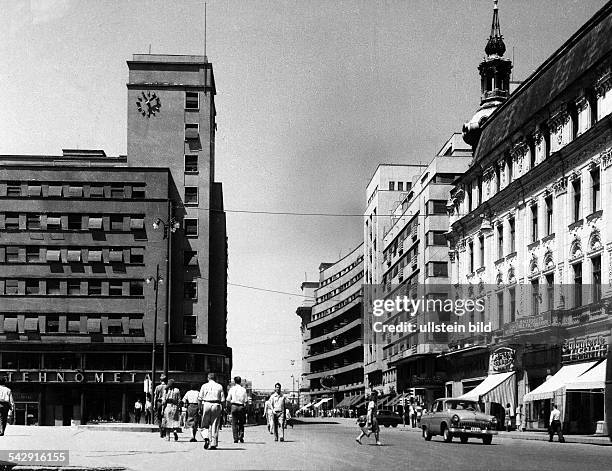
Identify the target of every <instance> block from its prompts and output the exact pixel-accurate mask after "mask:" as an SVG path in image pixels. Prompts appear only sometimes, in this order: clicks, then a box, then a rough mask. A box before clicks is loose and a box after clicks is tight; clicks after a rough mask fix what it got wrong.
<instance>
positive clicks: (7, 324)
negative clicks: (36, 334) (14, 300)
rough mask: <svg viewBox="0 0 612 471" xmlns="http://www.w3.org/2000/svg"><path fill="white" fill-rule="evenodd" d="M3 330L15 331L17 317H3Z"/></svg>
mask: <svg viewBox="0 0 612 471" xmlns="http://www.w3.org/2000/svg"><path fill="white" fill-rule="evenodd" d="M4 331H5V332H17V318H16V317H5V318H4Z"/></svg>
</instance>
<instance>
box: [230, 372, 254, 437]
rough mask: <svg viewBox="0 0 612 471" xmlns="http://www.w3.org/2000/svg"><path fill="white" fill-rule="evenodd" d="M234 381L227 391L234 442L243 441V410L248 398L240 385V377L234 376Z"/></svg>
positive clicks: (244, 410)
mask: <svg viewBox="0 0 612 471" xmlns="http://www.w3.org/2000/svg"><path fill="white" fill-rule="evenodd" d="M234 383H235V384H234V386H232V387H231V388H230V390H229V391H228V393H227V402H228V404H229V406H228V407H229V409H230V411H229V412H230V414H231V415H232V433H233V435H234V443H238V442H240V443H244V422H245V412H246V405H247V402H248V400H249V399H248V396H247V392H246V389H244V388H243V387H242V385H241V383H242V378H240V376H236V377H235V378H234Z"/></svg>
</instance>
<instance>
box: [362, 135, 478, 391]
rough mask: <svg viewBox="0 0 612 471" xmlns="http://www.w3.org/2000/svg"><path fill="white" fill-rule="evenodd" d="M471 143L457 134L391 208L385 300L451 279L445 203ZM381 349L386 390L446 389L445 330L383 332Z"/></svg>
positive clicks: (427, 317)
mask: <svg viewBox="0 0 612 471" xmlns="http://www.w3.org/2000/svg"><path fill="white" fill-rule="evenodd" d="M471 158H472V152H471V148H470V147H469V146H467V145H466V144H465V143H464V142H463V141H462V139H461V135H460V134H454V135H453V136H452V137H451V138H450V139H449V140H448V141H447V142H446V143H445V144H444V146H443V147H442V148H441V149H440V151H439V152H438V153H437V155H436V156H435V157H434V158H433V159H432V160H431V162H430V163H429V165H427V167H425V168H424V169H423V171H422V173H421V174H420V175H419V177H418V179H416V180H415V182H414V184H413V185H412V188H411V189H410V191H408V192H407V193H406V195H405V196H404V198H403V199H402V200H401V201H400V204H398V206H397V207H396V208H395V209H394V211H393V219H392V225H391V226H390V228H389V230H388V231H387V232H386V233H385V235H384V238H383V240H382V247H381V249H382V259H383V276H382V287H383V289H382V292H381V290H378V292H379V293H380V294H382V295H383V296H384V297H385V298H386V299H395V298H397V297H403V296H408V297H412V298H416V297H422V298H431V297H434V298H435V297H436V296H440V295H443V294H444V293H445V291H446V290H445V286H446V285H448V283H449V278H448V275H449V273H448V269H449V267H448V248H447V241H446V236H445V234H446V232H447V230H448V213H447V210H446V204H447V200H448V196H449V192H450V190H451V189H452V183H453V182H454V181H455V180H456V179H457V178H458V177H460V176H461V175H462V174H463V172H464V171H465V170H466V169H467V167H468V165H469V163H470V161H471ZM432 316H433V314H431V313H427V314H426V313H420V314H419V315H417V316H411V315H410V313H409V312H408V311H402V312H393V313H389V314H388V315H387V316H385V317H380V318H370V319H366V322H365V324H366V327H365V328H366V329H370V328H371V329H372V330H377V329H375V328H374V326H372V327H370V325H371V324H372V321H373V320H380V321H382V323H383V324H393V325H396V324H398V323H401V322H408V321H410V322H413V323H415V324H420V325H422V324H424V323H425V322H426V321H436V320H438V319H434V318H433V317H432ZM380 343H381V346H382V351H383V360H384V364H383V371H382V376H383V391H384V392H393V391H395V392H404V391H407V390H408V389H412V388H418V390H419V394H418V395H419V396H422V399H423V400H427V401H431V400H433V399H434V398H436V397H440V396H441V395H442V393H443V386H444V382H443V376H444V365H443V364H442V362H441V361H440V360H439V359H437V357H438V355H439V354H440V353H441V352H443V351H445V350H446V348H447V337H446V335H445V334H444V333H432V332H428V333H421V332H412V333H409V332H395V333H390V332H385V333H381V335H380Z"/></svg>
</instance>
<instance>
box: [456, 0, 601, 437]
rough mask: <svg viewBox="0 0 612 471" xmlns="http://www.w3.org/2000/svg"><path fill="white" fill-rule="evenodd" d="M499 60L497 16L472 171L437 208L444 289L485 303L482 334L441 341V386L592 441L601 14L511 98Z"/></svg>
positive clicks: (597, 422)
mask: <svg viewBox="0 0 612 471" xmlns="http://www.w3.org/2000/svg"><path fill="white" fill-rule="evenodd" d="M504 51H505V45H504V43H503V40H502V37H501V34H500V31H499V22H498V19H497V9H496V10H495V12H494V22H493V31H492V33H491V38H490V39H489V42H488V44H487V46H486V49H485V52H486V54H487V57H486V59H485V60H484V61H483V62H482V63H481V65H480V67H479V69H480V73H481V77H482V102H481V103H482V105H481V109H480V110H479V111H478V113H477V115H476V117H475V118H474V119H472V120H471V122H470V123H471V124H468V125H466V127H465V128H464V131H465V138H466V141H467V142H469V143H470V144H472V145H474V161H473V164H472V165H471V166H470V168H469V169H468V171H467V172H466V173H465V175H464V176H463V177H462V178H461V179H460V180H459V181H458V182H457V184H456V186H455V189H454V190H453V193H452V198H451V200H450V204H449V207H450V211H451V230H450V233H449V236H450V242H451V245H450V260H451V278H452V282H453V284H454V285H455V286H456V288H457V295H458V296H463V297H470V298H477V299H482V300H484V301H485V303H486V309H485V311H484V312H483V313H477V314H476V315H475V316H471V317H470V318H468V316H466V317H465V318H464V319H465V321H466V322H469V323H474V322H484V323H485V324H489V323H490V325H491V332H485V333H472V334H470V333H467V334H459V335H454V336H453V337H452V338H451V339H450V340H451V345H450V347H451V350H450V352H449V353H448V354H447V355H446V356H445V358H446V360H447V361H448V362H449V372H450V377H449V378H448V383H447V388H448V392H449V393H451V394H452V395H454V396H457V395H461V394H465V395H466V397H475V398H480V399H481V400H483V401H485V402H487V403H489V404H490V407H491V410H492V411H495V406H496V405H497V409H499V407H501V406H502V405H505V404H506V403H510V404H511V405H512V406H513V407H514V408H516V407H519V410H520V409H521V408H522V409H523V420H526V425H527V427H528V428H529V429H544V428H546V426H547V420H548V412H549V410H550V405H551V403H552V402H556V403H557V404H558V405H560V407H561V411H562V414H563V422H564V425H565V427H566V429H567V430H569V431H579V432H584V433H593V432H595V430H596V428H597V429H599V430H600V431H601V430H602V429H603V420H604V392H603V390H604V389H603V388H604V379H605V367H606V365H605V360H604V358H605V355H606V351H607V348H608V347H607V345H608V343H609V337H610V328H611V317H610V308H611V303H612V291H611V290H610V282H612V280H611V279H610V276H612V220H610V212H609V207H607V206H606V204H605V203H604V202H605V201H610V199H611V198H612V169H611V168H610V167H611V166H612V126H611V124H612V121H611V119H612V118H611V117H610V112H611V111H612V91H611V86H612V74H611V65H612V53H611V52H612V4H610V3H609V4H607V5H606V6H605V7H604V8H602V9H601V10H600V11H599V12H598V13H597V14H595V16H593V18H591V19H590V20H589V21H588V22H587V23H586V24H585V25H584V26H583V27H581V28H580V29H579V30H578V31H577V32H576V33H575V34H574V35H573V36H571V37H570V38H569V39H568V40H567V41H566V42H565V44H563V46H562V47H561V48H560V49H559V50H557V51H556V52H555V53H554V54H553V55H552V56H551V57H550V58H548V59H547V60H546V61H545V62H544V63H543V64H542V65H541V66H540V67H539V68H538V69H537V70H536V71H535V72H534V73H533V74H532V75H531V76H530V77H529V78H528V79H527V80H525V81H524V82H523V84H522V85H521V86H520V87H519V88H518V89H517V90H516V91H515V92H513V93H512V94H509V93H508V80H509V72H510V68H511V65H510V63H509V61H508V60H507V59H504V58H503V57H502V56H503V54H504ZM491 102H494V104H495V106H489V103H491ZM485 109H486V112H483V110H485ZM607 413H608V414H609V413H610V411H607Z"/></svg>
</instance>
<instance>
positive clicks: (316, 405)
mask: <svg viewBox="0 0 612 471" xmlns="http://www.w3.org/2000/svg"><path fill="white" fill-rule="evenodd" d="M331 400H333V398H331V397H326V398H323V399H321V400H320V401H319V402H317V403H316V404H315V405H314V407H321V406H322V405H323V403H325V402H329V401H331Z"/></svg>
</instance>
